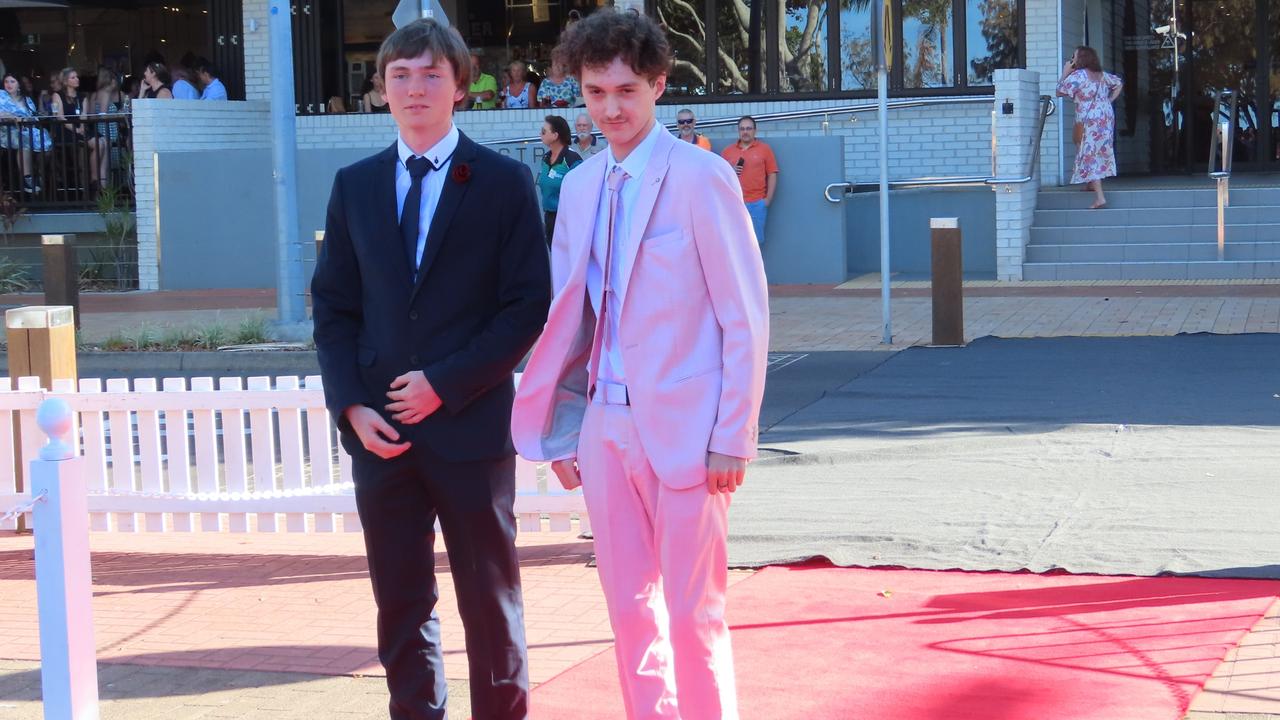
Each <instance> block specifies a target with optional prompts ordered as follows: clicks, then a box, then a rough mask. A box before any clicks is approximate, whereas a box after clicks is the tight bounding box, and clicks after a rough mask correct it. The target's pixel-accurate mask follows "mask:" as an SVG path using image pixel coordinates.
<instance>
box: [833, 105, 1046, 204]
mask: <svg viewBox="0 0 1280 720" xmlns="http://www.w3.org/2000/svg"><path fill="white" fill-rule="evenodd" d="M950 99H951V98H942V100H950ZM984 100H985V101H986V102H988V103H989V102H991V100H990V99H989V98H985V99H984ZM918 102H920V103H922V104H936V103H939V102H940V100H921V101H918ZM890 109H892V105H890ZM1054 112H1055V106H1054V103H1053V98H1052V97H1050V96H1048V95H1041V96H1040V124H1039V126H1038V127H1037V128H1036V132H1035V136H1034V137H1033V138H1032V141H1031V156H1030V157H1029V158H1028V159H1027V169H1026V172H1024V173H1023V174H1022V175H1018V176H1014V177H999V176H996V174H995V168H996V160H997V157H996V150H997V149H996V144H995V135H994V132H995V131H994V129H993V130H992V142H991V170H992V173H991V176H987V175H957V176H954V177H922V178H910V179H907V180H890V181H889V189H891V190H902V189H905V188H916V187H973V186H979V185H984V186H992V185H1021V184H1023V183H1029V182H1031V181H1032V180H1034V179H1035V177H1036V165H1037V164H1038V163H1039V161H1040V138H1041V137H1042V136H1043V135H1044V124H1045V121H1046V120H1048V119H1049V116H1050V115H1053V113H1054ZM878 188H879V185H878V184H877V183H850V182H841V183H831V184H830V185H827V187H826V188H825V189H824V190H823V193H822V194H823V197H825V198H826V200H827V202H829V203H838V202H840V200H841V197H843V196H844V195H848V194H851V193H855V192H864V191H869V190H876V189H878ZM832 191H840V193H841V195H840V196H839V197H833V196H832Z"/></svg>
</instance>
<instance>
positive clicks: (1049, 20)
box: [1026, 0, 1083, 185]
mask: <svg viewBox="0 0 1280 720" xmlns="http://www.w3.org/2000/svg"><path fill="white" fill-rule="evenodd" d="M1062 1H1063V10H1064V14H1067V17H1075V18H1080V17H1082V13H1083V6H1082V5H1080V0H1062ZM1071 5H1076V6H1077V10H1078V12H1076V13H1075V14H1074V15H1072V14H1070V13H1068V11H1067V8H1068V6H1071ZM1026 8H1027V50H1026V52H1027V69H1028V70H1031V71H1034V72H1037V73H1039V74H1040V94H1042V95H1049V96H1054V94H1055V92H1056V91H1057V87H1058V77H1059V76H1060V75H1061V74H1062V63H1063V62H1064V61H1065V60H1066V58H1067V56H1068V55H1070V53H1069V52H1067V51H1066V50H1064V49H1062V48H1059V47H1058V21H1059V18H1058V16H1057V0H1027V5H1026ZM1077 24H1080V23H1077ZM1081 25H1082V24H1081ZM1063 29H1064V31H1065V30H1066V26H1064V28H1063ZM1076 34H1077V36H1078V35H1079V30H1077V33H1076ZM1064 35H1065V33H1064ZM1064 41H1065V42H1067V43H1068V44H1070V42H1071V41H1070V40H1066V39H1065V37H1064ZM1071 47H1073V48H1074V47H1075V45H1071ZM1057 103H1058V110H1059V111H1060V112H1063V111H1065V112H1063V121H1062V124H1061V126H1060V125H1059V122H1058V120H1057V118H1050V119H1049V122H1048V123H1046V124H1045V128H1044V136H1043V137H1042V138H1041V141H1040V169H1041V177H1042V178H1043V181H1044V183H1045V184H1046V185H1056V184H1057V183H1058V173H1059V171H1060V170H1063V169H1064V168H1065V167H1066V166H1065V165H1064V163H1063V157H1064V155H1065V157H1066V158H1068V160H1067V162H1068V163H1069V162H1070V160H1069V158H1071V157H1072V156H1073V155H1074V153H1075V148H1073V147H1072V146H1071V126H1072V123H1073V120H1072V118H1071V108H1070V107H1065V108H1064V107H1063V105H1064V103H1063V102H1062V100H1061V99H1059V100H1057ZM1067 105H1069V103H1067ZM1060 128H1065V130H1064V131H1063V135H1064V136H1065V137H1062V141H1063V142H1064V143H1065V147H1064V148H1063V150H1062V151H1061V152H1060V150H1059V138H1060V135H1059V130H1060Z"/></svg>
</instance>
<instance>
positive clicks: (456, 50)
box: [378, 18, 471, 90]
mask: <svg viewBox="0 0 1280 720" xmlns="http://www.w3.org/2000/svg"><path fill="white" fill-rule="evenodd" d="M426 53H431V59H432V60H434V61H436V62H437V63H438V62H439V61H440V59H441V58H444V59H445V60H447V61H449V66H450V67H452V68H453V75H454V77H456V78H457V80H458V87H459V88H461V89H462V90H466V89H467V88H468V87H470V86H471V51H470V50H468V49H467V43H466V42H465V41H464V40H463V39H462V36H461V35H459V34H458V31H457V30H454V29H453V28H448V27H445V26H444V25H441V24H440V23H438V22H436V21H435V20H433V19H432V18H422V19H421V20H414V21H413V22H411V23H409V24H408V25H405V26H404V27H402V28H400V29H399V30H396V31H395V32H393V33H391V34H390V35H388V36H387V39H386V40H383V41H382V47H381V48H379V49H378V72H379V73H380V74H381V75H382V78H383V81H384V82H385V80H386V77H387V65H389V64H391V63H392V62H394V61H396V60H406V59H413V58H417V57H421V56H422V55H424V54H426Z"/></svg>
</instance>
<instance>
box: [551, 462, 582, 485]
mask: <svg viewBox="0 0 1280 720" xmlns="http://www.w3.org/2000/svg"><path fill="white" fill-rule="evenodd" d="M551 472H553V473H555V474H556V477H558V478H560V486H561V487H563V488H564V489H565V490H573V489H574V488H578V487H582V475H580V474H578V459H577V458H566V459H564V460H552V461H551Z"/></svg>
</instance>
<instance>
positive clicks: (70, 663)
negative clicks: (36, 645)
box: [31, 397, 98, 720]
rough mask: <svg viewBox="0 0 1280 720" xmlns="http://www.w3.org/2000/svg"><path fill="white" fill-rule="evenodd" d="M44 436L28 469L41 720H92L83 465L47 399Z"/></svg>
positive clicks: (64, 420)
mask: <svg viewBox="0 0 1280 720" xmlns="http://www.w3.org/2000/svg"><path fill="white" fill-rule="evenodd" d="M36 423H37V424H38V425H39V426H40V429H41V430H43V431H44V432H45V433H46V434H47V435H48V436H49V443H48V444H47V445H45V446H44V447H43V448H41V450H40V457H39V458H38V459H35V460H32V461H31V496H32V497H39V496H40V495H41V494H43V495H44V501H43V502H40V503H37V504H36V506H35V508H34V509H33V510H32V520H33V522H34V523H35V541H36V553H35V555H36V600H37V604H38V607H39V620H40V686H41V693H42V696H43V699H44V716H45V718H47V720H97V718H98V665H97V660H96V658H95V657H94V642H93V606H92V600H93V589H92V586H91V580H90V574H89V507H88V505H89V501H88V496H87V493H86V485H85V476H84V461H83V459H82V458H79V457H76V453H75V449H74V447H73V443H74V441H73V440H72V438H71V434H72V414H71V407H70V406H69V405H67V402H66V401H65V400H62V399H61V398H56V397H55V398H50V399H48V400H45V401H44V402H43V403H41V405H40V409H39V410H38V411H36Z"/></svg>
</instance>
